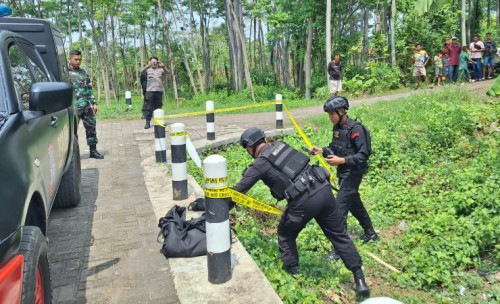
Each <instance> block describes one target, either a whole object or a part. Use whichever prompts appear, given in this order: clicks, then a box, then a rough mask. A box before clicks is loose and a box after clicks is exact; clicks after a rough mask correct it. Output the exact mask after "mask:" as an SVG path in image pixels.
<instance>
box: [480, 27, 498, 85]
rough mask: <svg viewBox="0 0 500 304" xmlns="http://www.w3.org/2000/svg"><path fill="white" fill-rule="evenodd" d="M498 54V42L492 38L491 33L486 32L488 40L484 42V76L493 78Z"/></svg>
mask: <svg viewBox="0 0 500 304" xmlns="http://www.w3.org/2000/svg"><path fill="white" fill-rule="evenodd" d="M496 54H497V44H496V43H495V41H493V40H491V33H486V41H485V42H484V65H483V77H486V79H491V74H492V72H493V70H494V68H495V56H496Z"/></svg>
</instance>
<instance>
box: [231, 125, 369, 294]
mask: <svg viewBox="0 0 500 304" xmlns="http://www.w3.org/2000/svg"><path fill="white" fill-rule="evenodd" d="M240 144H241V145H242V146H243V148H245V149H246V150H247V152H248V154H250V156H252V157H253V158H254V159H255V161H254V162H253V163H252V164H251V165H250V166H249V167H248V168H247V169H246V170H245V172H244V173H243V178H242V179H241V180H240V182H239V183H238V184H237V185H236V186H235V187H234V190H236V191H238V192H241V193H246V192H247V191H248V190H250V188H252V187H253V185H255V183H257V182H258V181H259V180H262V181H263V182H264V184H265V185H266V186H268V187H269V189H270V191H271V194H272V196H273V197H274V198H276V199H277V200H282V199H286V200H287V202H288V205H287V207H286V209H285V211H284V212H283V215H282V217H281V220H280V223H279V225H278V245H279V251H280V254H281V259H282V261H283V268H284V269H285V271H287V272H288V273H290V274H292V275H295V274H297V273H299V254H298V251H297V244H296V239H297V236H298V235H299V233H300V232H301V231H302V229H304V227H305V226H306V224H307V223H308V222H309V221H311V220H312V219H313V218H314V219H315V220H316V222H317V223H318V225H319V226H320V227H321V229H322V230H323V233H324V234H325V236H326V237H327V238H328V240H330V242H332V244H333V247H334V248H335V250H336V251H337V252H338V254H339V256H340V258H342V261H343V262H344V265H345V266H346V267H347V269H349V270H350V271H352V272H353V274H354V280H355V282H356V293H357V294H358V295H360V296H368V295H369V294H370V291H369V289H368V286H367V285H366V282H365V278H364V275H363V271H362V269H361V266H362V261H361V257H360V256H359V254H358V251H357V250H356V247H354V244H353V242H352V241H351V239H350V238H349V236H348V235H347V231H346V229H345V226H344V224H343V221H342V218H343V215H342V213H340V212H339V210H337V205H336V204H335V198H334V197H333V193H332V190H331V188H330V182H329V174H328V172H327V171H326V170H325V169H324V168H320V167H317V166H311V165H309V157H308V156H306V155H304V154H302V153H300V152H298V151H297V150H295V149H293V148H291V147H290V146H288V145H287V144H285V143H283V142H275V143H273V144H272V145H270V144H267V139H266V136H265V134H264V132H263V131H262V130H261V129H258V128H250V129H247V130H245V132H243V134H242V135H241V138H240ZM233 206H234V204H233Z"/></svg>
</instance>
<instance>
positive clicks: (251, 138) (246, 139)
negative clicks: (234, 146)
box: [240, 128, 266, 149]
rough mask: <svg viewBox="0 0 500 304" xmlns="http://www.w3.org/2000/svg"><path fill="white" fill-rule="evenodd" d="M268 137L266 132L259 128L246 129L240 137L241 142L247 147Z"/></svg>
mask: <svg viewBox="0 0 500 304" xmlns="http://www.w3.org/2000/svg"><path fill="white" fill-rule="evenodd" d="M265 137H266V134H264V131H262V130H261V129H259V128H250V129H246V130H245V131H244V132H243V133H242V134H241V137H240V144H241V146H242V147H243V148H245V149H246V147H248V146H253V145H254V144H255V143H256V142H258V141H259V140H260V139H263V138H265Z"/></svg>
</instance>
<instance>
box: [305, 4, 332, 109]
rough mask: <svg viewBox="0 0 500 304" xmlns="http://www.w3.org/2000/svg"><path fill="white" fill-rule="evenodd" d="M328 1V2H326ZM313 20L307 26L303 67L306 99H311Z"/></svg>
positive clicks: (310, 19)
mask: <svg viewBox="0 0 500 304" xmlns="http://www.w3.org/2000/svg"><path fill="white" fill-rule="evenodd" d="M328 1H330V0H328ZM312 24H313V18H312V17H310V18H309V20H308V24H307V44H306V58H305V61H306V66H305V74H306V82H305V86H306V99H307V100H310V99H311V53H312V38H313V28H312Z"/></svg>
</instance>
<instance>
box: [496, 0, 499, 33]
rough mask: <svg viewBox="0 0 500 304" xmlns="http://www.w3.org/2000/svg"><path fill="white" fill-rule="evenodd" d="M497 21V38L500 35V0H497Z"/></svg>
mask: <svg viewBox="0 0 500 304" xmlns="http://www.w3.org/2000/svg"><path fill="white" fill-rule="evenodd" d="M496 15H497V23H496V28H497V38H498V37H500V0H497V14H496Z"/></svg>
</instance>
